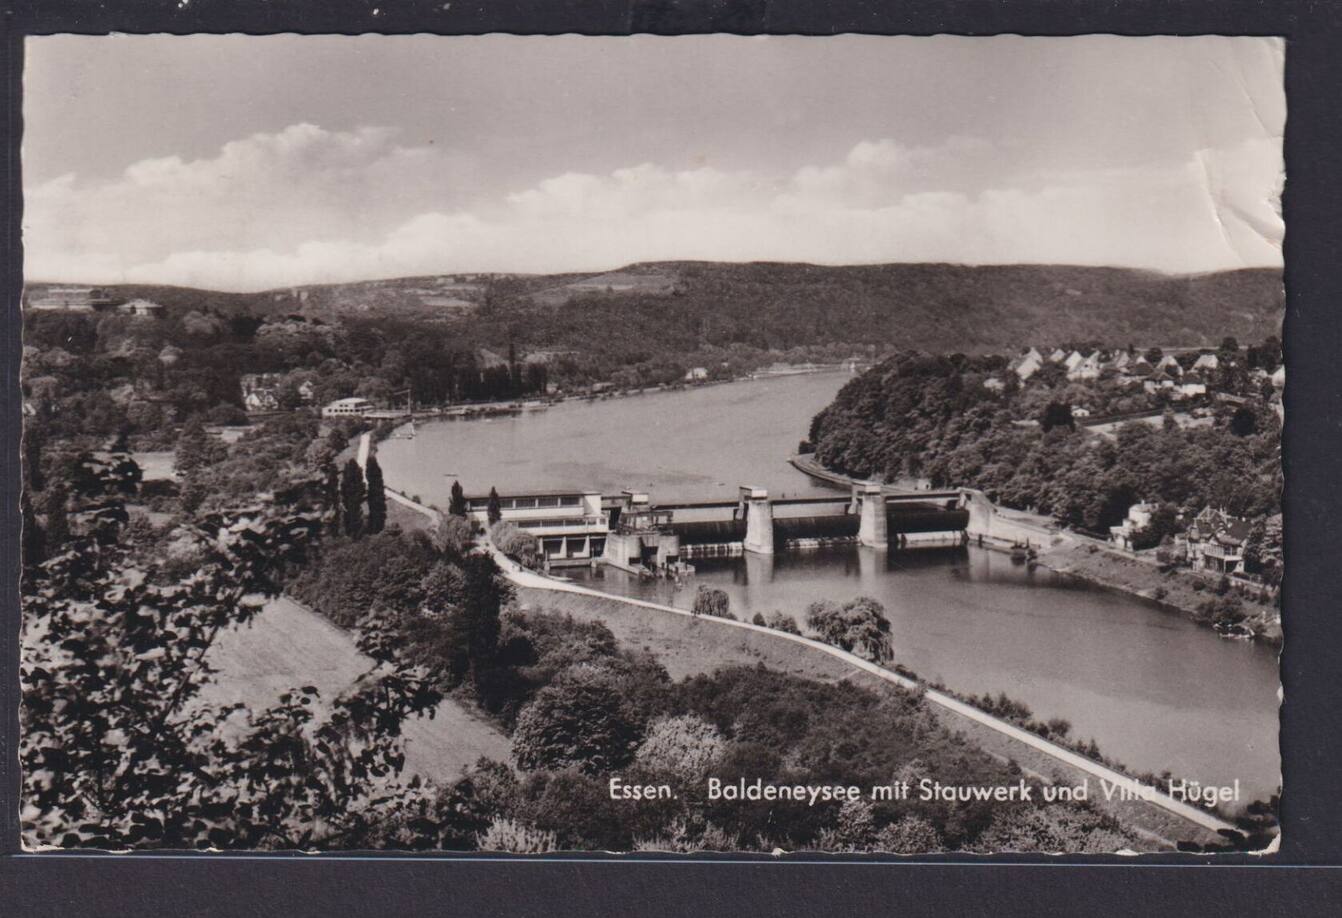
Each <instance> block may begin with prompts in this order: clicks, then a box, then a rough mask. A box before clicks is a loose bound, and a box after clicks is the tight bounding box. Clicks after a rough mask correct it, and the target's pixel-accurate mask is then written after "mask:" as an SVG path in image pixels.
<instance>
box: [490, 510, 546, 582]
mask: <svg viewBox="0 0 1342 918" xmlns="http://www.w3.org/2000/svg"><path fill="white" fill-rule="evenodd" d="M489 538H490V541H492V542H493V543H494V544H495V546H497V547H498V549H499V551H501V552H503V553H504V554H505V555H507V556H508V557H509V558H512V559H513V560H514V561H516V562H517V563H518V564H520V565H522V566H523V567H526V568H530V569H532V570H538V569H539V568H540V567H541V566H542V565H541V550H540V549H541V546H540V542H539V541H538V540H537V539H536V537H535V536H534V535H532V534H531V533H529V532H523V531H522V530H521V529H518V528H517V526H515V525H514V524H512V523H509V522H506V521H503V522H498V523H495V524H494V525H493V527H492V528H491V529H490V530H489Z"/></svg>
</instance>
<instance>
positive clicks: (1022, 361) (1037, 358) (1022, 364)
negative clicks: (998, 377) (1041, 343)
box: [1010, 348, 1044, 382]
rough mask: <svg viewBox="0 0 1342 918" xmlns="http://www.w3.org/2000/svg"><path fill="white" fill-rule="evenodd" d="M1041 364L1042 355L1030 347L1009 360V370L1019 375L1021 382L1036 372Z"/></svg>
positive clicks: (1042, 360)
mask: <svg viewBox="0 0 1342 918" xmlns="http://www.w3.org/2000/svg"><path fill="white" fill-rule="evenodd" d="M1043 365H1044V358H1043V355H1041V354H1040V353H1039V351H1037V350H1035V349H1034V348H1030V349H1029V350H1028V351H1026V352H1025V353H1024V354H1022V355H1021V356H1019V357H1017V358H1016V359H1015V360H1013V361H1011V364H1010V369H1011V372H1013V373H1015V374H1016V375H1017V376H1019V377H1020V381H1021V382H1025V381H1026V380H1027V379H1029V378H1030V377H1031V376H1033V375H1034V374H1036V373H1038V372H1039V369H1040V368H1041V367H1042V366H1043Z"/></svg>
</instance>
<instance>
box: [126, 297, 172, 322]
mask: <svg viewBox="0 0 1342 918" xmlns="http://www.w3.org/2000/svg"><path fill="white" fill-rule="evenodd" d="M116 311H117V312H119V313H121V314H122V315H127V316H145V317H148V318H151V319H156V318H158V317H159V316H161V315H163V305H162V304H161V303H154V302H152V301H150V300H142V299H134V300H131V301H130V302H129V303H122V304H121V305H120V306H118V307H117V308H116Z"/></svg>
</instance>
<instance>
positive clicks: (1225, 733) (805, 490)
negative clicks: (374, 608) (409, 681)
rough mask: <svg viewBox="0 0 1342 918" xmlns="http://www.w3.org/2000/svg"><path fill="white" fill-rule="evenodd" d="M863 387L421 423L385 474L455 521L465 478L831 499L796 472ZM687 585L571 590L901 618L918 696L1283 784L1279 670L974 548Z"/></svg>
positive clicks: (1256, 789)
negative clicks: (1020, 711)
mask: <svg viewBox="0 0 1342 918" xmlns="http://www.w3.org/2000/svg"><path fill="white" fill-rule="evenodd" d="M851 378H852V377H851V376H849V375H848V374H844V373H821V374H811V375H804V376H788V377H777V378H770V379H760V380H750V381H745V382H740V383H732V384H727V385H717V386H705V387H700V388H694V389H688V390H684V391H674V392H656V393H648V394H644V395H638V396H628V397H624V398H610V399H605V400H601V401H594V402H565V403H561V404H559V405H556V406H554V407H552V408H550V409H549V410H547V411H540V412H528V413H526V414H522V415H517V416H511V417H503V418H495V419H492V420H472V421H443V422H437V423H432V424H424V425H421V426H420V429H419V432H418V435H417V436H416V438H415V439H413V440H400V439H398V440H389V441H386V442H384V443H383V444H382V445H381V446H380V447H379V453H378V455H379V461H380V462H381V464H382V467H383V470H384V473H385V474H386V477H387V480H388V482H390V483H392V484H393V485H394V486H395V487H397V488H398V489H401V490H404V491H407V492H409V493H412V494H414V493H417V494H419V495H421V496H422V497H423V498H424V499H425V500H426V501H429V502H432V503H437V504H438V505H439V506H443V507H445V506H447V500H448V491H449V489H450V487H451V484H452V481H453V480H456V479H459V480H460V481H461V483H462V486H463V487H464V488H465V489H466V491H467V493H484V492H487V491H488V490H489V488H490V487H491V486H493V487H497V488H498V489H499V491H500V492H507V491H521V490H539V489H551V488H580V489H582V488H589V489H597V490H600V491H602V492H603V493H607V494H610V493H616V492H618V491H620V490H621V489H624V488H639V489H645V490H648V491H649V492H651V494H652V495H653V497H654V499H658V500H664V501H665V500H670V499H686V498H708V497H717V496H723V497H734V496H735V493H736V488H737V486H738V485H741V484H752V485H758V486H761V487H766V488H768V489H769V491H770V493H771V494H772V495H775V496H781V495H784V494H787V495H800V494H827V493H833V491H832V490H827V489H826V488H825V487H824V486H822V485H820V484H817V483H814V482H813V481H812V480H811V479H809V478H808V477H807V476H805V475H803V474H801V473H800V472H798V471H796V470H795V469H793V468H792V467H791V466H790V465H788V464H787V461H786V459H787V457H788V456H789V455H791V454H792V453H794V452H795V451H796V446H797V442H798V441H799V440H800V439H802V438H803V437H805V436H806V432H807V428H808V426H809V423H810V419H811V417H812V416H813V415H814V414H815V413H816V412H817V411H819V410H820V409H821V408H823V407H824V406H825V405H827V404H828V403H829V402H830V401H831V400H832V398H833V397H834V394H835V393H836V392H837V391H838V389H839V387H841V386H842V385H843V383H844V382H846V381H847V380H848V379H851ZM695 567H696V575H695V576H694V577H692V578H690V579H689V580H688V581H687V582H686V584H685V585H684V586H683V587H679V588H677V587H676V585H675V584H673V583H671V582H670V581H665V580H659V581H647V580H639V579H637V578H634V577H630V576H628V575H626V574H623V573H621V572H619V571H616V570H612V569H602V570H599V571H597V572H595V573H591V572H587V571H584V570H581V569H578V570H576V571H573V570H568V571H564V572H563V573H565V574H566V575H567V576H573V577H574V578H575V579H580V580H583V581H584V582H588V583H590V584H591V585H593V586H596V587H598V588H600V589H603V590H606V591H608V592H611V593H616V594H621V595H629V596H637V597H641V598H646V599H652V600H657V601H661V602H665V603H668V604H671V605H675V606H678V607H681V608H689V607H690V606H691V605H692V604H693V594H694V590H695V589H696V587H697V585H698V584H700V583H706V584H709V585H711V586H715V587H720V588H721V589H723V590H725V591H726V592H727V593H728V595H729V597H730V599H731V604H732V610H733V611H734V613H735V614H737V615H738V616H740V617H744V618H749V617H750V616H751V615H753V614H754V613H755V612H763V613H765V614H768V613H769V612H772V611H775V610H780V611H783V612H785V613H788V614H790V615H793V616H795V617H796V618H797V620H798V621H799V622H800V621H801V620H802V618H803V617H804V613H805V609H806V606H807V605H808V604H809V603H811V602H813V601H815V600H817V599H835V600H840V601H843V600H847V599H851V598H853V597H855V596H859V595H868V596H872V597H874V598H875V599H877V600H879V601H880V602H881V603H882V604H883V605H884V606H885V607H886V610H887V612H888V614H889V617H890V620H891V625H892V633H893V637H894V646H895V659H896V661H897V662H898V663H900V664H902V665H903V666H906V667H908V668H909V669H912V670H913V671H914V672H916V673H917V674H918V675H920V676H922V677H924V678H926V679H929V680H939V681H941V682H944V683H945V684H946V686H947V687H948V688H950V689H953V690H955V691H959V692H973V693H983V692H991V693H993V694H996V693H998V692H1005V693H1006V694H1007V695H1009V696H1010V697H1012V698H1014V699H1016V700H1019V701H1023V702H1024V703H1026V704H1027V705H1029V706H1030V708H1031V709H1032V710H1033V711H1034V714H1035V716H1036V717H1037V718H1039V719H1041V720H1046V719H1050V718H1054V717H1061V718H1064V719H1066V720H1068V721H1070V722H1071V724H1072V735H1073V736H1075V737H1078V738H1081V739H1089V738H1094V739H1095V741H1096V742H1097V743H1098V744H1099V745H1100V748H1101V750H1102V751H1103V752H1104V753H1105V754H1106V755H1108V756H1110V757H1112V758H1114V759H1117V760H1118V761H1121V762H1123V763H1125V764H1127V765H1128V766H1130V767H1132V768H1135V769H1137V770H1141V771H1148V770H1149V771H1154V772H1159V771H1162V770H1164V769H1169V770H1170V771H1171V772H1173V773H1174V774H1175V776H1176V777H1184V778H1188V779H1191V780H1198V781H1201V782H1203V783H1213V784H1229V783H1230V782H1232V781H1233V780H1234V779H1236V778H1238V779H1239V780H1240V782H1241V786H1242V788H1243V791H1244V795H1245V800H1246V801H1247V800H1249V799H1253V798H1255V797H1265V796H1266V795H1268V794H1270V793H1272V792H1273V791H1275V789H1276V788H1277V786H1278V785H1279V783H1280V777H1279V775H1280V762H1279V754H1278V745H1277V731H1278V727H1277V723H1278V721H1277V684H1278V683H1277V656H1276V651H1275V650H1273V649H1272V648H1269V647H1266V646H1262V645H1257V644H1246V643H1240V642H1234V641H1226V640H1223V639H1221V638H1218V637H1217V636H1216V635H1215V634H1213V633H1212V632H1211V631H1210V630H1209V629H1205V628H1201V627H1198V626H1196V625H1194V624H1193V623H1191V622H1189V621H1187V620H1186V619H1184V618H1182V617H1181V616H1179V615H1177V614H1174V613H1169V612H1165V611H1163V610H1161V609H1159V608H1157V607H1155V606H1154V605H1152V604H1150V603H1147V602H1145V601H1142V600H1140V599H1137V598H1135V597H1130V596H1126V595H1123V594H1119V593H1112V592H1108V591H1105V590H1101V589H1097V588H1093V587H1090V586H1088V585H1086V584H1083V583H1079V582H1077V581H1075V580H1073V579H1071V578H1067V577H1063V576H1059V575H1056V574H1053V573H1051V572H1049V571H1047V570H1044V569H1036V570H1035V571H1029V570H1027V569H1026V568H1025V566H1023V565H1019V564H1013V563H1012V561H1011V559H1010V558H1009V557H1008V556H1006V555H1003V554H1000V553H994V552H990V551H985V550H982V549H977V548H969V549H965V550H959V551H950V552H946V551H927V552H897V551H896V552H884V551H876V550H873V549H869V548H860V547H858V546H848V547H843V548H834V549H824V550H812V551H798V552H785V553H780V554H778V555H776V556H774V557H772V558H768V557H763V556H758V555H747V556H746V557H744V558H734V559H714V560H706V559H701V560H697V561H695Z"/></svg>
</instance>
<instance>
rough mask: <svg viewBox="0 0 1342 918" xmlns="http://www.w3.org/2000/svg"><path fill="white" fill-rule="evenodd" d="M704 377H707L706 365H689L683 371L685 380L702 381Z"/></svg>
mask: <svg viewBox="0 0 1342 918" xmlns="http://www.w3.org/2000/svg"><path fill="white" fill-rule="evenodd" d="M705 379H708V368H707V367H690V368H689V369H688V370H686V371H685V381H686V382H702V381H703V380H705Z"/></svg>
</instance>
